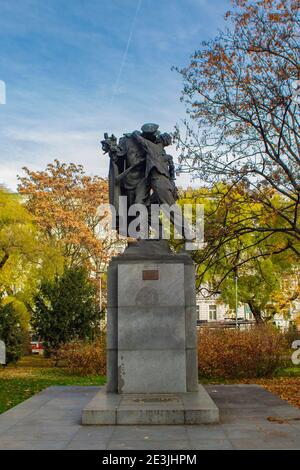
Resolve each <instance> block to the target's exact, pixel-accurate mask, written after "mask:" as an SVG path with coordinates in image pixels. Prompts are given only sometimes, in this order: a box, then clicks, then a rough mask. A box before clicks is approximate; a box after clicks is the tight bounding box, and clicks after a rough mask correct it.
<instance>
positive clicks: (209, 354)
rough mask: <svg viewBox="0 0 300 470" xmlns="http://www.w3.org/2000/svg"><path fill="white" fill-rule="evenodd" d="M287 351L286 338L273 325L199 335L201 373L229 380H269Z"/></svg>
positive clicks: (203, 332)
mask: <svg viewBox="0 0 300 470" xmlns="http://www.w3.org/2000/svg"><path fill="white" fill-rule="evenodd" d="M285 350H286V343H285V340H284V337H283V335H282V334H281V333H280V332H279V331H278V330H276V329H275V328H273V327H272V326H270V325H262V326H257V327H256V328H253V329H250V330H243V331H240V330H231V329H229V330H224V329H215V330H213V329H208V328H207V329H206V328H205V329H203V330H202V331H201V332H200V334H199V344H198V353H199V356H198V357H199V373H200V375H202V376H206V377H221V378H226V379H229V378H244V377H245V378H252V377H265V376H270V375H271V374H272V373H274V371H275V370H276V369H277V368H278V367H279V366H280V364H281V362H282V361H283V358H284V352H285Z"/></svg>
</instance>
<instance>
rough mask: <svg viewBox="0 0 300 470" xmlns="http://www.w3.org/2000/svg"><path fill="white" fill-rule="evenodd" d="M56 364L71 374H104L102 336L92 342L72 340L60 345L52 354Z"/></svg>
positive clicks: (103, 339)
mask: <svg viewBox="0 0 300 470" xmlns="http://www.w3.org/2000/svg"><path fill="white" fill-rule="evenodd" d="M53 357H54V359H55V360H56V364H57V365H58V366H61V367H65V368H66V369H68V371H70V372H71V373H72V374H78V375H105V374H106V344H105V338H104V336H100V337H99V338H97V340H95V341H92V342H87V341H72V342H71V343H68V344H64V345H62V346H61V347H60V348H59V349H57V350H56V351H55V353H54V354H53Z"/></svg>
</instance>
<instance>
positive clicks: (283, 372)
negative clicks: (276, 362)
mask: <svg viewBox="0 0 300 470" xmlns="http://www.w3.org/2000/svg"><path fill="white" fill-rule="evenodd" d="M275 376H276V377H300V365H299V366H292V367H284V368H280V369H277V371H276V373H275Z"/></svg>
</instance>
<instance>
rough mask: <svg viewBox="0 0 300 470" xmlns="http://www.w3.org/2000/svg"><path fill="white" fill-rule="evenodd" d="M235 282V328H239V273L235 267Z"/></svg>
mask: <svg viewBox="0 0 300 470" xmlns="http://www.w3.org/2000/svg"><path fill="white" fill-rule="evenodd" d="M234 284H235V328H238V326H239V325H238V275H237V269H235V275H234Z"/></svg>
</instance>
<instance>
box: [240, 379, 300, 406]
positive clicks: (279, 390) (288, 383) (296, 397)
mask: <svg viewBox="0 0 300 470" xmlns="http://www.w3.org/2000/svg"><path fill="white" fill-rule="evenodd" d="M240 383H256V384H258V385H262V386H263V387H264V388H265V389H266V390H268V391H269V392H271V393H274V394H275V395H278V396H279V397H280V398H281V399H282V400H286V401H288V402H289V403H290V404H291V405H294V406H297V407H298V408H300V377H272V378H268V379H255V380H241V381H240Z"/></svg>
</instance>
